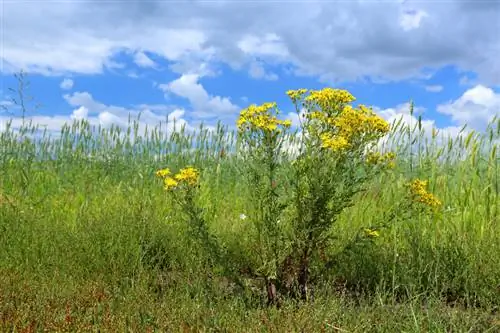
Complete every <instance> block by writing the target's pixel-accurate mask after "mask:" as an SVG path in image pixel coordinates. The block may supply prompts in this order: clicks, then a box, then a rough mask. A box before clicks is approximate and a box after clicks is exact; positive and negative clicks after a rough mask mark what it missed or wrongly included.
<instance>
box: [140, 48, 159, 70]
mask: <svg viewBox="0 0 500 333" xmlns="http://www.w3.org/2000/svg"><path fill="white" fill-rule="evenodd" d="M134 62H135V63H136V65H137V66H139V67H145V68H148V67H152V68H154V67H156V66H157V64H156V63H155V62H154V61H153V60H151V58H149V57H148V56H147V55H146V54H145V53H144V52H136V53H135V55H134Z"/></svg>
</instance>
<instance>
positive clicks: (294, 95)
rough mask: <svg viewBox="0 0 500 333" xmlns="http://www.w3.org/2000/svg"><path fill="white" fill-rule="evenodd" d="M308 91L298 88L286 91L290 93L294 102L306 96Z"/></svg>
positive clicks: (289, 95)
mask: <svg viewBox="0 0 500 333" xmlns="http://www.w3.org/2000/svg"><path fill="white" fill-rule="evenodd" d="M306 92H307V89H297V90H288V91H287V92H286V94H287V95H288V97H290V99H291V100H292V101H293V102H296V101H298V100H299V99H301V98H302V96H304V94H305V93H306Z"/></svg>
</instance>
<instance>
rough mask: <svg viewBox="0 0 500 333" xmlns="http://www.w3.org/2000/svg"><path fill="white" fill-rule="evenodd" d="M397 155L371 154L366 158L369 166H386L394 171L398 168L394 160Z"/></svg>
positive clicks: (391, 153)
mask: <svg viewBox="0 0 500 333" xmlns="http://www.w3.org/2000/svg"><path fill="white" fill-rule="evenodd" d="M395 158H396V154H394V153H393V152H389V153H386V154H380V153H379V152H370V153H368V155H367V157H366V162H367V163H368V164H385V165H386V166H387V167H388V168H390V169H392V168H394V167H395V166H396V163H395V162H394V159H395Z"/></svg>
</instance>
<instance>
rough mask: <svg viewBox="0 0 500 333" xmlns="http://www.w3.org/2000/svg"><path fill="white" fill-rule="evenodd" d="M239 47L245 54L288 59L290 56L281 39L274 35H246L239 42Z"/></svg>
mask: <svg viewBox="0 0 500 333" xmlns="http://www.w3.org/2000/svg"><path fill="white" fill-rule="evenodd" d="M238 47H239V48H240V50H242V51H243V52H244V53H246V54H250V55H256V56H271V57H279V58H286V57H287V56H288V55H289V53H288V50H287V48H286V46H285V44H284V43H283V42H282V40H281V38H280V37H279V36H278V35H276V34H274V33H268V34H266V35H264V36H262V37H259V36H255V35H246V36H244V37H243V38H242V39H241V40H240V41H239V42H238Z"/></svg>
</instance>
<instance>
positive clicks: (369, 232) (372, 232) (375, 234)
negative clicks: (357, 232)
mask: <svg viewBox="0 0 500 333" xmlns="http://www.w3.org/2000/svg"><path fill="white" fill-rule="evenodd" d="M364 231H365V235H366V236H368V237H370V238H376V237H379V236H380V233H379V232H378V231H377V230H372V229H369V228H366V229H365V230H364Z"/></svg>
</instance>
